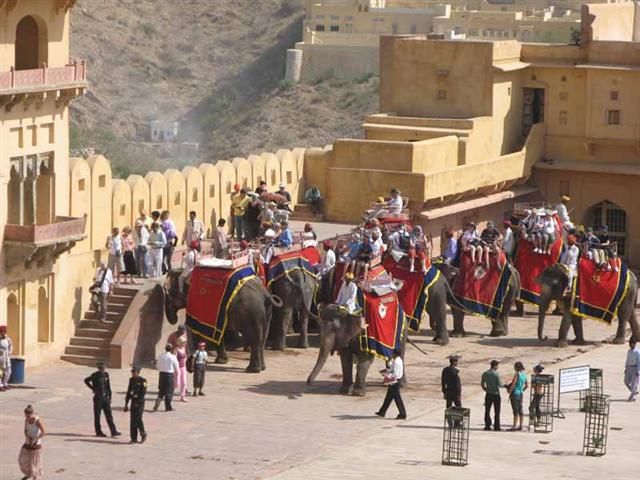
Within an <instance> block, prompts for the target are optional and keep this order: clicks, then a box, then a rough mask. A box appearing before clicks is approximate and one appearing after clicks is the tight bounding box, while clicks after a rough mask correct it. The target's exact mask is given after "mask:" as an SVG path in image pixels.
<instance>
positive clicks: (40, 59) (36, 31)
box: [15, 16, 48, 70]
mask: <svg viewBox="0 0 640 480" xmlns="http://www.w3.org/2000/svg"><path fill="white" fill-rule="evenodd" d="M15 46H16V48H15V54H16V57H15V62H16V70H32V69H34V68H40V67H41V66H42V64H43V63H46V62H47V49H48V45H47V32H46V25H44V24H39V23H38V22H37V21H36V19H35V18H33V17H32V16H26V17H24V18H23V19H22V20H20V22H19V23H18V26H17V27H16V44H15Z"/></svg>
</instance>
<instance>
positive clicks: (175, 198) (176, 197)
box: [173, 192, 180, 206]
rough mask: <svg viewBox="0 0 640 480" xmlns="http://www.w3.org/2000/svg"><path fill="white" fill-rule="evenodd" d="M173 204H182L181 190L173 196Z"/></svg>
mask: <svg viewBox="0 0 640 480" xmlns="http://www.w3.org/2000/svg"><path fill="white" fill-rule="evenodd" d="M173 204H174V205H175V206H178V205H180V192H176V193H175V195H174V197H173Z"/></svg>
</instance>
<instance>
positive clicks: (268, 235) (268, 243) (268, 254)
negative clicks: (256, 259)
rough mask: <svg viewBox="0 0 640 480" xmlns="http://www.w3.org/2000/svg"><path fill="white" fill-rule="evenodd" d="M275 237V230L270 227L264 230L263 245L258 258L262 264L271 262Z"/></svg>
mask: <svg viewBox="0 0 640 480" xmlns="http://www.w3.org/2000/svg"><path fill="white" fill-rule="evenodd" d="M275 237H276V232H275V231H273V230H272V229H270V228H269V229H267V231H266V232H264V241H265V243H264V247H262V250H261V251H260V259H261V260H262V263H263V264H264V265H269V263H271V259H272V258H273V239H274V238H275Z"/></svg>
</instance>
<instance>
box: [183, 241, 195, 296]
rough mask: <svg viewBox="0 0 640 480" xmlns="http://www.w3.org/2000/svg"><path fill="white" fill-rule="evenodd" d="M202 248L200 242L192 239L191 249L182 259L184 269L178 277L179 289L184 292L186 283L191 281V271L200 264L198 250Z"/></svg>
mask: <svg viewBox="0 0 640 480" xmlns="http://www.w3.org/2000/svg"><path fill="white" fill-rule="evenodd" d="M199 249H200V242H198V241H197V240H192V241H191V243H190V244H189V251H188V252H187V254H186V255H185V256H184V258H183V259H182V271H181V272H180V276H179V277H178V291H179V292H180V293H184V286H185V284H186V283H191V282H190V280H191V273H192V272H193V269H194V268H196V265H198V251H199Z"/></svg>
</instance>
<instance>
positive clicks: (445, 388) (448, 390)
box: [442, 355, 462, 408]
mask: <svg viewBox="0 0 640 480" xmlns="http://www.w3.org/2000/svg"><path fill="white" fill-rule="evenodd" d="M459 358H460V357H459V356H458V355H451V356H450V357H449V366H448V367H445V368H444V369H443V370H442V393H443V394H444V398H445V400H446V401H447V408H449V407H450V406H451V405H455V406H456V407H461V406H462V383H461V382H460V376H459V375H458V368H457V366H458V359H459Z"/></svg>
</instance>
